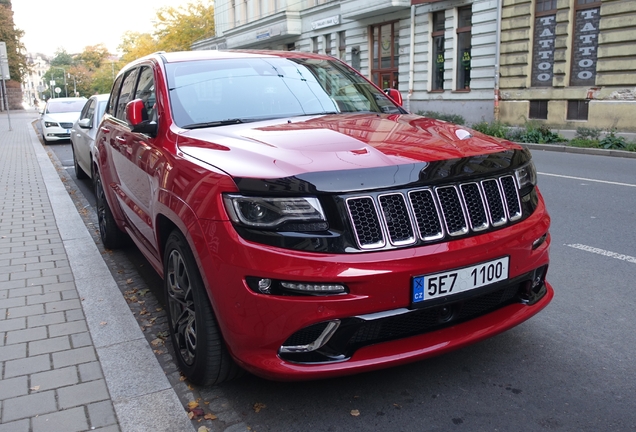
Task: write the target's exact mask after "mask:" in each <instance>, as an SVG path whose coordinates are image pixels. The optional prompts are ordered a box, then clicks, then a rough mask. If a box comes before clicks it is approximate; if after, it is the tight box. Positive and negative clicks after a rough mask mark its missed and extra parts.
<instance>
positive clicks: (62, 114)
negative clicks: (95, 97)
mask: <svg viewBox="0 0 636 432" xmlns="http://www.w3.org/2000/svg"><path fill="white" fill-rule="evenodd" d="M85 103H86V98H85V97H77V98H75V97H73V98H70V97H69V98H56V99H49V100H48V101H47V102H46V105H45V107H44V109H43V110H42V111H40V114H41V117H40V126H41V130H42V138H44V142H45V143H49V142H52V141H60V140H67V139H69V138H70V137H71V128H72V127H73V122H75V120H77V118H78V117H79V115H80V111H82V107H83V106H84V104H85Z"/></svg>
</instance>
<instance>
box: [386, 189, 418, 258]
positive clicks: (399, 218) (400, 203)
mask: <svg viewBox="0 0 636 432" xmlns="http://www.w3.org/2000/svg"><path fill="white" fill-rule="evenodd" d="M379 201H380V208H381V209H382V213H383V214H384V220H385V222H386V227H387V231H388V233H389V240H390V241H391V244H394V245H396V246H399V245H405V244H411V243H413V242H414V241H415V236H414V235H413V224H412V223H411V217H410V216H409V210H408V209H407V207H406V202H405V201H404V195H402V194H401V193H394V194H389V195H380V197H379Z"/></svg>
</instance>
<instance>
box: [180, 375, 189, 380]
mask: <svg viewBox="0 0 636 432" xmlns="http://www.w3.org/2000/svg"><path fill="white" fill-rule="evenodd" d="M186 379H187V378H186V377H184V376H183V375H181V376H180V377H179V381H185V380H186Z"/></svg>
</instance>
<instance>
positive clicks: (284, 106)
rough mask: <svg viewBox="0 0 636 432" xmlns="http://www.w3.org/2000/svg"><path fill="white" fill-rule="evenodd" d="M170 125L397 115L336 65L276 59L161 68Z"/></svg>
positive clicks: (381, 95)
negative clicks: (335, 115)
mask: <svg viewBox="0 0 636 432" xmlns="http://www.w3.org/2000/svg"><path fill="white" fill-rule="evenodd" d="M166 71H167V73H168V85H169V86H170V100H171V107H172V111H173V116H174V121H175V123H176V124H177V125H178V126H180V127H197V126H198V125H199V126H201V125H220V124H228V122H227V120H232V122H231V123H240V122H244V121H254V120H261V119H273V118H281V117H288V116H289V117H290V116H299V115H316V114H326V113H355V112H374V113H401V112H402V111H401V109H400V108H398V107H397V106H396V105H395V104H393V103H392V102H391V100H390V99H389V98H388V97H386V95H385V94H384V93H383V92H381V91H379V90H378V89H377V88H375V87H374V86H373V85H371V84H369V82H367V81H366V80H365V79H363V78H362V77H361V76H359V75H357V74H355V73H354V72H352V71H351V70H350V69H348V68H347V67H345V66H344V65H342V64H341V63H340V62H337V61H331V60H316V59H285V58H277V57H271V58H270V57H267V58H246V59H224V60H205V61H193V62H184V63H173V64H167V65H166Z"/></svg>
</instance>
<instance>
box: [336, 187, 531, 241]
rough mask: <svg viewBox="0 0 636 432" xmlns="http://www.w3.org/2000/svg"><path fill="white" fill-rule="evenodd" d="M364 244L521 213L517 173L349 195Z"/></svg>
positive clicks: (443, 233)
mask: <svg viewBox="0 0 636 432" xmlns="http://www.w3.org/2000/svg"><path fill="white" fill-rule="evenodd" d="M346 205H347V210H348V212H349V218H350V221H351V224H352V226H353V229H354V235H355V238H356V242H357V243H358V246H359V247H360V248H361V249H364V250H371V249H382V248H385V247H389V246H392V247H398V246H406V245H411V244H414V243H416V242H417V241H418V239H419V240H420V241H421V242H432V241H436V240H440V239H443V238H444V237H447V236H448V237H459V236H462V235H467V234H469V233H471V232H480V231H484V230H487V229H489V228H497V227H501V226H504V225H506V224H508V223H509V222H514V221H516V220H518V219H520V218H521V216H522V214H521V202H520V200H519V190H518V188H517V184H516V182H515V179H514V177H513V176H511V175H508V176H503V177H500V178H490V179H485V180H481V181H475V182H469V183H462V184H459V185H444V186H437V187H430V188H420V189H412V190H408V191H396V192H389V193H380V194H377V195H375V194H370V195H365V196H356V197H350V198H347V199H346Z"/></svg>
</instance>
